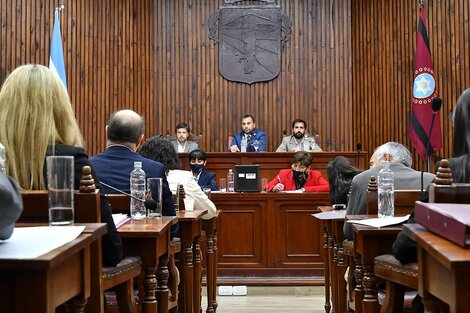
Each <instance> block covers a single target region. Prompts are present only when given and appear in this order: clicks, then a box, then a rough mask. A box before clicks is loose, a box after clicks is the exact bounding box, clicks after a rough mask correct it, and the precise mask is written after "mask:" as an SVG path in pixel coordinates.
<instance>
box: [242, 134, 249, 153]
mask: <svg viewBox="0 0 470 313" xmlns="http://www.w3.org/2000/svg"><path fill="white" fill-rule="evenodd" d="M247 145H248V138H246V135H244V136H243V137H242V142H241V144H240V152H246V147H247Z"/></svg>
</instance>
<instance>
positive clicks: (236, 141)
mask: <svg viewBox="0 0 470 313" xmlns="http://www.w3.org/2000/svg"><path fill="white" fill-rule="evenodd" d="M244 135H245V133H244V132H243V131H241V132H238V133H236V134H235V135H234V136H233V137H232V143H231V144H230V146H233V145H236V146H237V147H238V149H240V150H241V145H242V136H244ZM256 139H257V140H258V141H259V148H258V152H265V151H266V133H265V132H263V131H261V130H259V129H257V128H255V129H253V132H252V135H251V138H250V140H248V143H247V147H246V152H255V148H253V141H255V140H256Z"/></svg>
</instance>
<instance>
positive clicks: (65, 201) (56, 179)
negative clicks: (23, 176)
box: [46, 156, 74, 226]
mask: <svg viewBox="0 0 470 313" xmlns="http://www.w3.org/2000/svg"><path fill="white" fill-rule="evenodd" d="M46 167H47V189H48V196H49V225H50V226H58V225H72V224H73V221H74V210H73V194H74V163H73V156H48V157H47V158H46Z"/></svg>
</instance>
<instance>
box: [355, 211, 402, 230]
mask: <svg viewBox="0 0 470 313" xmlns="http://www.w3.org/2000/svg"><path fill="white" fill-rule="evenodd" d="M409 218H410V215H409V214H408V215H406V216H398V217H387V218H378V217H377V218H368V219H364V220H348V223H354V224H361V225H367V226H372V227H377V228H380V227H385V226H391V225H396V224H401V223H403V222H405V221H407V220H408V219H409Z"/></svg>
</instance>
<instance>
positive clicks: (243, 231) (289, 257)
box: [211, 192, 330, 285]
mask: <svg viewBox="0 0 470 313" xmlns="http://www.w3.org/2000/svg"><path fill="white" fill-rule="evenodd" d="M211 199H212V201H213V202H214V203H215V205H216V206H217V208H218V209H221V210H222V211H223V213H224V218H223V219H221V220H220V221H218V228H219V230H220V231H219V233H218V250H217V251H218V274H219V278H218V280H219V283H223V284H224V283H226V284H241V285H247V284H253V285H256V284H259V285H283V284H284V285H292V284H296V285H312V284H316V285H320V284H321V285H323V283H324V279H323V257H324V255H323V254H324V250H323V243H322V239H323V232H322V229H321V227H320V221H318V220H316V219H313V218H312V217H311V216H310V215H311V214H312V213H317V212H318V206H323V205H328V204H329V202H330V201H329V198H328V193H327V192H325V193H314V192H311V193H309V192H307V193H215V192H212V194H211Z"/></svg>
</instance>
